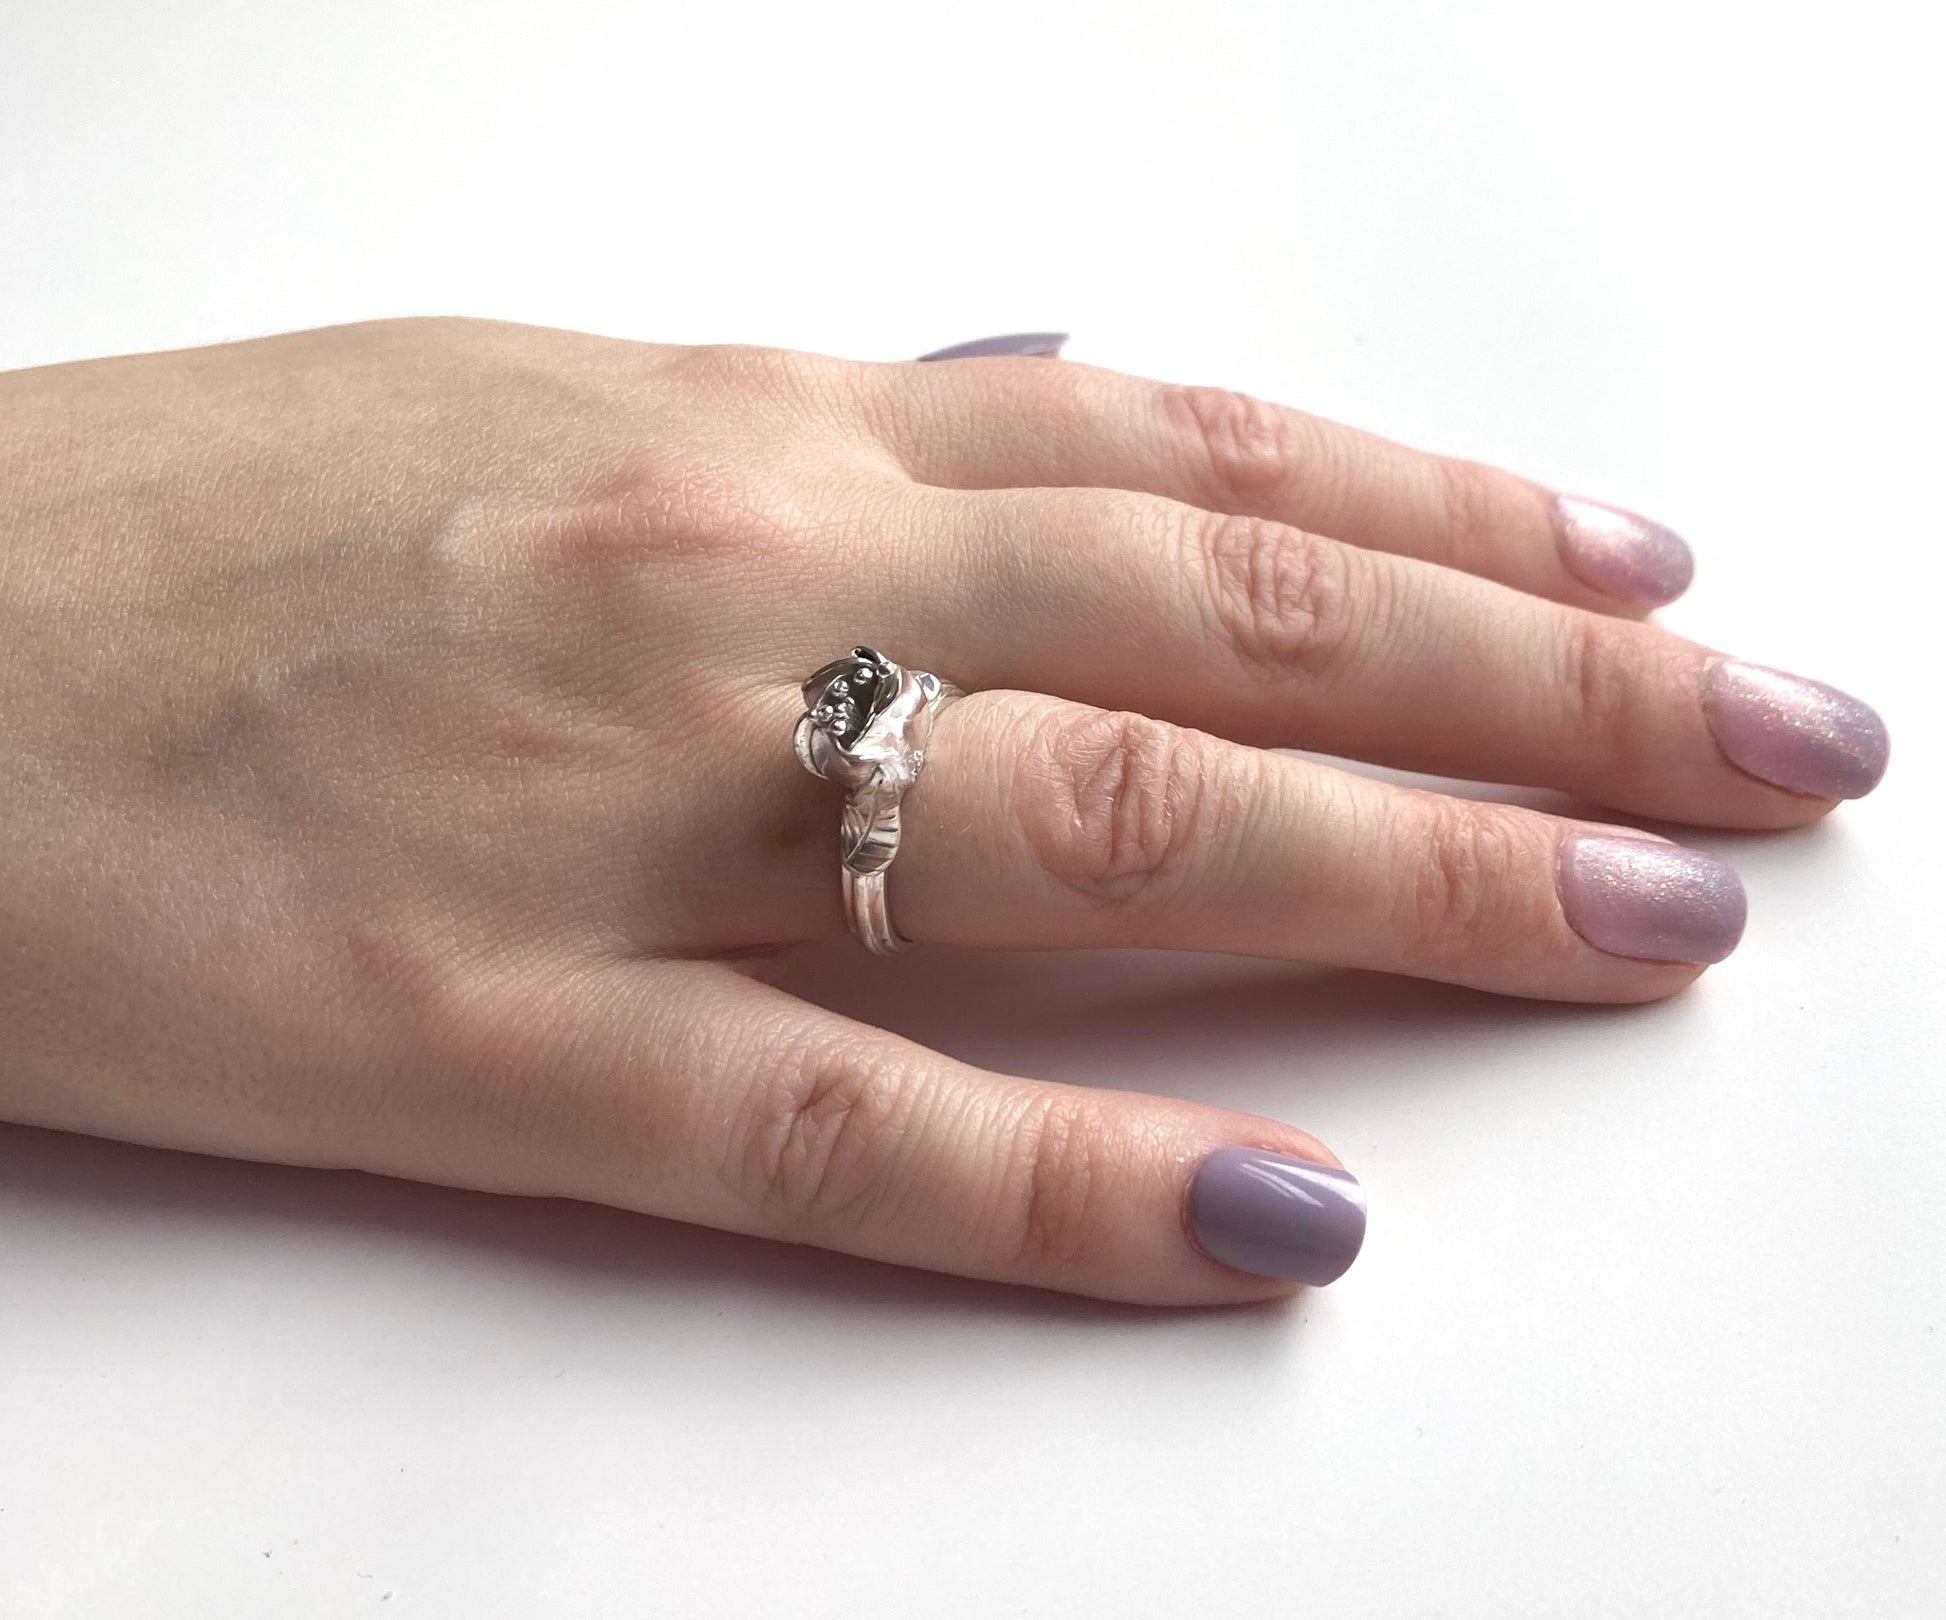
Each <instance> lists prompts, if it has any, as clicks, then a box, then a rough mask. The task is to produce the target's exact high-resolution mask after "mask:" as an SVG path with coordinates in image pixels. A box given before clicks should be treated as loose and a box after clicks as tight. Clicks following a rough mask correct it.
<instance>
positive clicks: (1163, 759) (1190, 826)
mask: <svg viewBox="0 0 1946 1620" xmlns="http://www.w3.org/2000/svg"><path fill="white" fill-rule="evenodd" d="M1211 744H1212V739H1209V738H1206V737H1204V736H1203V735H1202V733H1200V732H1194V731H1188V730H1185V729H1183V728H1181V727H1177V726H1170V725H1165V724H1163V723H1162V722H1161V721H1157V720H1151V719H1149V718H1148V717H1147V716H1146V715H1140V714H1129V713H1123V712H1113V711H1083V712H1081V713H1079V714H1076V713H1073V712H1062V713H1060V714H1058V715H1056V716H1055V717H1053V718H1052V719H1050V720H1049V721H1047V722H1045V723H1044V724H1042V725H1041V726H1040V727H1039V729H1038V732H1037V735H1036V737H1035V738H1034V740H1033V744H1032V746H1031V747H1030V749H1029V751H1028V756H1027V775H1026V777H1025V779H1024V780H1025V782H1026V784H1027V785H1026V788H1025V790H1024V792H1023V795H1022V810H1023V817H1024V823H1025V831H1026V834H1027V838H1028V842H1029V845H1030V847H1031V848H1032V849H1033V851H1034V853H1035V856H1036V859H1037V860H1038V861H1039V862H1040V864H1041V866H1042V868H1043V869H1044V870H1046V871H1047V872H1048V873H1050V874H1051V875H1052V876H1054V877H1055V878H1057V879H1059V880H1060V881H1061V882H1063V883H1064V884H1066V885H1067V886H1068V887H1070V888H1072V889H1074V890H1075V891H1077V892H1078V893H1080V894H1082V895H1084V896H1087V897H1089V898H1091V899H1096V900H1108V901H1117V902H1124V901H1129V900H1133V899H1135V898H1137V897H1138V896H1142V897H1154V896H1155V895H1156V894H1157V893H1158V891H1161V892H1166V891H1167V889H1168V888H1169V887H1171V886H1172V885H1174V884H1177V883H1180V882H1181V881H1182V878H1183V876H1184V874H1185V873H1186V872H1187V870H1188V869H1189V868H1190V867H1191V865H1192V864H1193V860H1192V852H1193V851H1194V849H1195V847H1196V840H1197V821H1198V807H1199V804H1200V802H1201V800H1202V798H1203V795H1204V791H1205V789H1204V780H1205V776H1206V774H1207V772H1208V770H1209V767H1210V746H1211Z"/></svg>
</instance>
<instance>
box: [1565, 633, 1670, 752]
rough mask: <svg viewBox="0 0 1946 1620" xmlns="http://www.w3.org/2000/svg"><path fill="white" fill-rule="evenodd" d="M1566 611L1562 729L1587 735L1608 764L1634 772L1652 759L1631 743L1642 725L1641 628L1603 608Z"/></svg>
mask: <svg viewBox="0 0 1946 1620" xmlns="http://www.w3.org/2000/svg"><path fill="white" fill-rule="evenodd" d="M1563 612H1564V613H1566V614H1567V615H1568V621H1567V630H1566V634H1565V636H1564V638H1563V641H1562V657H1563V660H1564V662H1565V665H1566V668H1565V670H1564V671H1563V675H1562V679H1561V680H1560V682H1559V687H1558V689H1559V690H1560V691H1561V692H1563V693H1564V694H1565V695H1566V699H1567V708H1568V712H1567V713H1566V714H1564V715H1563V716H1562V725H1563V732H1564V734H1565V735H1567V736H1572V737H1579V738H1582V739H1584V740H1585V746H1587V747H1589V748H1590V749H1592V750H1593V751H1594V752H1595V753H1597V754H1598V755H1599V757H1600V758H1601V759H1602V761H1603V762H1604V766H1605V767H1606V768H1608V769H1612V770H1617V771H1621V772H1625V773H1626V772H1632V771H1634V770H1635V769H1636V768H1637V767H1638V766H1642V765H1646V764H1647V763H1648V761H1647V760H1646V759H1641V758H1638V757H1637V756H1636V754H1635V751H1634V748H1633V743H1632V739H1634V738H1635V737H1636V736H1638V735H1639V734H1641V733H1642V731H1643V728H1642V727H1641V726H1640V725H1639V724H1638V723H1637V713H1638V709H1639V706H1640V704H1641V702H1642V696H1643V691H1644V687H1643V683H1642V682H1641V680H1640V679H1639V678H1638V676H1639V665H1640V660H1639V658H1638V656H1637V655H1638V653H1639V652H1640V645H1641V643H1640V637H1641V628H1640V627H1639V626H1637V625H1632V624H1629V623H1628V622H1627V621H1625V620H1620V619H1608V618H1604V617H1603V616H1601V615H1600V614H1595V613H1586V614H1583V613H1576V612H1575V611H1574V610H1572V609H1564V610H1563Z"/></svg>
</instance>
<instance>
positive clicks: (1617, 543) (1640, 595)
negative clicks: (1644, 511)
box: [1554, 495, 1696, 607]
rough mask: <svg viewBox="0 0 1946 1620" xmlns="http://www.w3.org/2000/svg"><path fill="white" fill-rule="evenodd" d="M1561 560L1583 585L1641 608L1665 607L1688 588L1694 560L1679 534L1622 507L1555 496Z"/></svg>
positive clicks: (1694, 564) (1555, 525)
mask: <svg viewBox="0 0 1946 1620" xmlns="http://www.w3.org/2000/svg"><path fill="white" fill-rule="evenodd" d="M1554 538H1555V541H1556V543H1557V544H1558V545H1559V546H1560V548H1561V561H1562V562H1564V563H1565V564H1567V568H1568V572H1569V573H1571V574H1573V575H1574V577H1575V578H1576V579H1578V580H1580V581H1581V583H1582V584H1584V585H1592V586H1593V587H1594V588H1595V589H1596V590H1598V591H1600V592H1601V593H1602V594H1603V595H1604V596H1613V597H1617V598H1619V599H1620V600H1622V601H1624V602H1633V603H1635V604H1636V605H1638V606H1641V607H1661V606H1662V605H1663V604H1664V603H1665V602H1673V601H1675V599H1676V598H1677V597H1679V596H1681V595H1682V593H1683V592H1684V591H1686V590H1688V589H1689V581H1690V578H1691V576H1692V575H1693V574H1694V573H1695V572H1696V559H1695V557H1694V555H1692V554H1691V552H1690V549H1689V547H1688V546H1687V545H1686V544H1685V543H1684V541H1683V538H1682V536H1681V535H1679V534H1677V533H1676V532H1675V531H1674V530H1673V529H1665V528H1664V527H1663V526H1662V525H1661V524H1660V523H1651V522H1650V521H1649V520H1648V519H1647V518H1645V517H1640V516H1638V515H1637V514H1636V513H1634V512H1624V511H1623V510H1622V509H1621V508H1620V507H1619V506H1603V505H1602V504H1601V502H1600V501H1589V500H1583V499H1582V498H1581V497H1580V496H1579V495H1556V496H1555V497H1554Z"/></svg>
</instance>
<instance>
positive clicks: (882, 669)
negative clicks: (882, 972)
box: [791, 647, 964, 956]
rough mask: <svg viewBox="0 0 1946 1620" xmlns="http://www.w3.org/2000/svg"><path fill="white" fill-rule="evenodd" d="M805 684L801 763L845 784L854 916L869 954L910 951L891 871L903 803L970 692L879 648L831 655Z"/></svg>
mask: <svg viewBox="0 0 1946 1620" xmlns="http://www.w3.org/2000/svg"><path fill="white" fill-rule="evenodd" d="M803 691H804V713H803V715H801V716H800V717H799V719H798V722H797V730H796V731H795V732H793V733H792V734H791V746H792V747H793V748H795V749H796V750H797V762H798V764H800V765H802V766H803V767H804V768H805V769H806V770H807V771H809V772H810V773H811V774H812V775H813V776H821V777H823V778H824V779H825V780H826V781H827V782H836V783H837V784H838V785H839V786H840V787H842V788H843V789H844V790H845V808H844V813H843V814H842V816H840V818H839V822H838V870H839V873H840V874H841V875H842V878H843V881H844V891H845V920H846V921H847V922H849V923H850V924H851V931H852V932H853V933H854V934H856V935H857V936H858V938H859V942H860V943H861V944H863V945H864V947H865V948H866V949H867V950H868V951H874V952H876V953H877V954H878V955H880V956H889V955H891V954H892V952H894V951H903V950H906V949H907V948H909V947H910V946H911V944H912V941H911V940H909V939H907V938H905V937H904V936H903V935H901V934H900V933H899V931H898V930H897V929H896V928H894V927H893V926H892V914H891V912H890V911H889V910H888V909H887V907H886V899H885V877H886V873H887V872H888V871H889V870H890V868H891V865H892V858H893V857H894V856H895V855H897V854H898V853H899V802H900V801H901V800H902V799H904V797H905V795H906V792H907V790H908V789H910V788H911V786H912V784H913V783H914V782H916V781H918V780H919V773H920V771H922V770H923V769H924V768H925V764H926V744H927V743H928V742H930V741H931V740H932V725H933V721H935V720H936V719H938V718H939V714H940V711H941V710H943V709H944V708H945V707H946V705H947V704H948V703H950V702H952V700H953V699H954V698H956V697H961V696H963V695H964V694H963V693H962V692H961V691H960V689H959V688H958V687H957V686H954V685H953V684H952V683H951V682H949V681H942V680H941V679H940V678H939V677H938V676H937V675H930V674H928V673H927V672H926V671H924V670H922V669H903V668H901V667H900V666H899V665H897V664H895V663H893V662H892V660H891V659H889V658H887V657H886V656H885V654H884V653H882V652H879V651H878V650H877V649H876V648H872V647H854V648H852V649H851V651H850V652H849V653H847V654H846V655H845V656H844V657H843V658H834V659H832V661H831V662H830V663H828V664H826V665H825V666H824V667H823V668H822V669H820V670H819V671H818V672H817V673H816V674H815V675H813V676H811V677H810V679H808V680H807V681H805V683H804V687H803Z"/></svg>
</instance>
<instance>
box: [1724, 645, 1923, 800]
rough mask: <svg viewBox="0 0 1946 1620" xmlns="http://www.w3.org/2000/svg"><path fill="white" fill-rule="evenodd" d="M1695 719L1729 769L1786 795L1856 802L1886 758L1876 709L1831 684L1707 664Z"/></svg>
mask: <svg viewBox="0 0 1946 1620" xmlns="http://www.w3.org/2000/svg"><path fill="white" fill-rule="evenodd" d="M1703 713H1704V714H1705V715H1707V716H1708V717H1709V727H1710V731H1711V733H1712V734H1713V735H1714V736H1715V738H1716V746H1717V747H1719V748H1721V749H1722V750H1723V754H1724V757H1725V758H1726V759H1728V760H1729V762H1730V763H1731V764H1732V765H1735V766H1736V767H1738V768H1739V769H1740V770H1745V771H1748V772H1749V773H1750V774H1751V775H1752V776H1754V777H1757V778H1758V779H1759V780H1761V781H1765V782H1769V783H1770V784H1771V785H1772V786H1774V787H1780V788H1789V789H1790V790H1791V792H1793V793H1810V794H1814V795H1815V796H1816V797H1818V798H1821V799H1858V798H1862V797H1864V795H1866V794H1867V793H1870V792H1871V791H1872V789H1873V788H1875V787H1877V786H1878V781H1879V778H1880V777H1881V776H1883V775H1884V774H1885V762H1886V761H1887V760H1888V759H1889V758H1890V757H1891V754H1892V739H1891V738H1890V737H1888V736H1887V735H1886V732H1885V722H1884V721H1883V720H1881V719H1880V718H1879V717H1878V711H1877V710H1876V709H1874V708H1872V707H1870V706H1869V705H1867V704H1864V703H1860V702H1859V701H1858V699H1857V698H1855V697H1852V696H1851V695H1850V694H1849V693H1845V692H1840V691H1839V690H1838V689H1837V688H1836V687H1835V686H1826V685H1825V684H1824V683H1823V682H1822V681H1807V680H1805V679H1804V677H1803V676H1801V675H1786V674H1785V673H1784V672H1783V671H1782V670H1781V669H1765V668H1764V667H1763V666H1762V665H1761V664H1742V663H1738V662H1737V661H1736V660H1735V659H1733V658H1723V659H1719V660H1717V662H1715V663H1714V664H1711V665H1710V667H1709V670H1708V672H1707V673H1706V674H1705V675H1704V677H1703Z"/></svg>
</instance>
